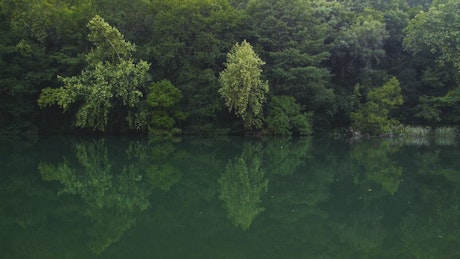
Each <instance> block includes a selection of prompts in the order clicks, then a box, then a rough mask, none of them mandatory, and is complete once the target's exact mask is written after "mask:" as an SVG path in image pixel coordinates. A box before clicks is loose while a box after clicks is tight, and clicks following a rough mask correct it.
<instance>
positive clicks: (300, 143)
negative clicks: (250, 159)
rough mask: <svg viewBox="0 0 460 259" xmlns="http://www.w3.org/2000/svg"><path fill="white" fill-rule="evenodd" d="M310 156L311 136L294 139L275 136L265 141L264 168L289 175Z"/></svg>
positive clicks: (274, 172)
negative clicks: (275, 137)
mask: <svg viewBox="0 0 460 259" xmlns="http://www.w3.org/2000/svg"><path fill="white" fill-rule="evenodd" d="M310 156H311V138H301V139H299V140H297V141H294V140H292V139H290V138H277V139H270V141H267V145H266V147H265V148H264V157H265V163H266V165H267V166H266V168H268V169H269V173H270V174H277V175H291V174H293V173H294V172H295V170H296V169H298V168H299V166H301V165H302V164H305V163H306V161H307V160H308V159H309V158H310Z"/></svg>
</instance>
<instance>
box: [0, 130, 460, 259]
mask: <svg viewBox="0 0 460 259" xmlns="http://www.w3.org/2000/svg"><path fill="white" fill-rule="evenodd" d="M0 166H1V173H0V180H1V181H0V229H1V230H0V257H1V258H460V148H459V145H458V144H457V143H456V141H455V140H453V139H415V140H414V139H413V140H400V139H392V140H388V139H386V140H385V139H384V140H382V139H371V140H361V141H348V140H330V139H319V138H306V139H293V140H285V139H253V138H238V137H219V138H202V137H187V138H182V139H181V140H176V141H174V142H167V141H150V142H149V140H148V139H138V138H115V137H111V138H100V139H98V138H96V139H93V138H72V139H71V138H58V137H53V138H32V139H28V138H19V137H18V138H16V137H2V138H0Z"/></svg>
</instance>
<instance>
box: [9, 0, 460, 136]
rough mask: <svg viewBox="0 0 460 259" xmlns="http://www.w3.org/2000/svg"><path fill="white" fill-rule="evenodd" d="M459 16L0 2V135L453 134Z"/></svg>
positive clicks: (454, 7)
mask: <svg viewBox="0 0 460 259" xmlns="http://www.w3.org/2000/svg"><path fill="white" fill-rule="evenodd" d="M459 13H460V0H434V1H430V0H407V1H403V0H132V1H124V0H80V1H74V0H31V1H24V0H2V2H1V3H0V25H1V26H0V31H1V36H0V91H1V94H0V98H1V100H0V129H1V132H9V133H11V132H13V133H32V134H34V133H48V134H55V133H93V132H96V133H97V132H99V133H104V134H128V133H147V132H150V133H152V134H165V133H167V134H176V133H177V134H178V133H183V134H237V133H240V134H241V133H257V134H275V135H290V134H300V135H308V134H312V133H319V132H325V131H331V130H334V129H335V130H337V129H338V130H342V129H353V130H354V131H360V132H363V133H370V134H381V133H390V132H393V131H395V130H396V129H397V128H398V127H402V126H403V125H421V126H430V127H441V126H456V125H458V123H459V121H460V105H459V103H460V88H459V86H460V85H459V81H460V16H459Z"/></svg>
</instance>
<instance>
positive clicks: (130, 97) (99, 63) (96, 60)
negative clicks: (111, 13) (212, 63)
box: [38, 16, 150, 131]
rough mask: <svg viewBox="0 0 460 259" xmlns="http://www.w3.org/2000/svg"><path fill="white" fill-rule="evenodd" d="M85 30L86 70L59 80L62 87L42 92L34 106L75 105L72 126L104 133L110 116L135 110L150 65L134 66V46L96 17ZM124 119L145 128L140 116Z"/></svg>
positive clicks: (132, 124)
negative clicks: (88, 43)
mask: <svg viewBox="0 0 460 259" xmlns="http://www.w3.org/2000/svg"><path fill="white" fill-rule="evenodd" d="M87 27H88V29H89V30H90V33H89V35H88V39H89V40H90V41H91V42H92V43H93V44H94V45H95V48H93V49H92V50H91V51H90V52H89V53H88V54H87V55H86V61H87V66H86V68H85V69H84V70H83V71H82V72H81V74H80V75H79V76H72V77H59V79H60V80H61V81H62V83H63V84H64V86H61V87H59V88H46V89H43V90H42V93H41V95H40V97H39V99H38V103H39V105H40V106H41V107H46V106H49V105H52V104H57V105H58V106H60V107H61V108H62V109H64V111H67V110H69V109H71V107H72V106H73V105H76V106H79V107H78V108H77V112H76V125H77V126H78V127H81V128H91V129H93V130H100V131H104V130H105V129H106V127H107V124H108V120H109V117H110V113H119V114H126V113H128V115H129V114H130V113H131V112H132V111H134V110H135V108H136V106H137V105H138V103H139V102H140V100H141V98H142V96H143V91H144V88H145V86H146V84H147V83H148V82H149V80H150V76H149V74H148V70H149V68H150V65H149V64H148V63H147V62H145V61H142V60H141V61H139V62H137V63H135V62H134V61H133V59H132V54H133V52H134V50H135V45H134V44H132V43H130V42H127V41H125V40H124V37H123V35H122V34H121V33H120V32H119V31H118V30H117V29H116V28H114V27H111V26H110V25H109V24H108V23H106V22H105V21H104V19H102V18H101V17H100V16H95V17H94V18H93V19H91V20H90V21H89V23H88V24H87ZM123 107H127V108H128V112H126V111H124V110H123V109H122V108H123ZM119 116H120V115H119ZM114 117H115V118H116V116H114ZM126 118H127V119H129V121H128V122H129V124H130V126H133V127H138V128H139V127H142V126H143V125H145V121H141V120H138V119H140V117H136V116H127V115H126Z"/></svg>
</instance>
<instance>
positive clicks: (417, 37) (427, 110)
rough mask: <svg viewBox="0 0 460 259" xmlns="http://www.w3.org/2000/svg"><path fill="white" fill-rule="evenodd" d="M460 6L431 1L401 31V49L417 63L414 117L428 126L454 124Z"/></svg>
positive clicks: (459, 61) (459, 64)
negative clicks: (416, 97) (416, 92)
mask: <svg viewBox="0 0 460 259" xmlns="http://www.w3.org/2000/svg"><path fill="white" fill-rule="evenodd" d="M459 12H460V2H458V1H451V0H443V1H434V2H433V3H432V5H431V7H430V9H429V10H428V11H426V12H423V11H421V12H420V13H419V14H417V15H416V16H415V17H414V18H413V19H412V20H411V21H410V22H409V25H408V26H407V28H406V29H405V34H406V35H405V38H404V41H403V45H404V47H405V49H406V50H408V51H410V52H411V53H412V54H413V58H414V59H416V60H418V61H419V62H418V66H419V67H421V68H420V69H419V71H418V73H419V74H420V75H419V77H421V82H420V86H419V89H418V94H419V99H418V100H419V103H418V105H417V106H416V107H415V108H414V109H413V112H414V113H415V117H417V118H420V119H422V120H423V121H424V122H428V123H430V124H434V123H440V124H447V123H454V124H456V123H458V121H460V119H459V117H458V103H459V102H460V99H459V97H458V96H459V94H458V93H459V92H460V90H459V89H458V88H459V84H460V48H459V46H460V34H459V33H458V32H459V31H460V18H459V16H458V13H459Z"/></svg>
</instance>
